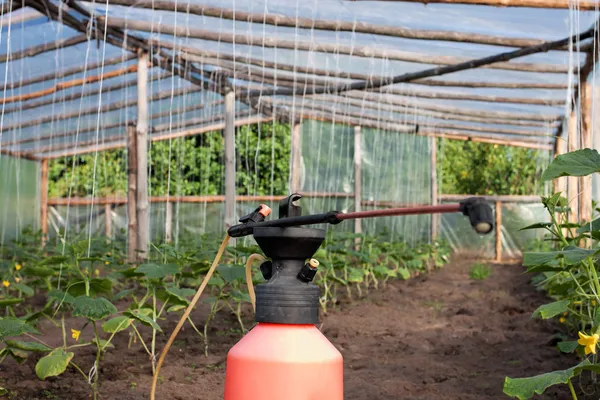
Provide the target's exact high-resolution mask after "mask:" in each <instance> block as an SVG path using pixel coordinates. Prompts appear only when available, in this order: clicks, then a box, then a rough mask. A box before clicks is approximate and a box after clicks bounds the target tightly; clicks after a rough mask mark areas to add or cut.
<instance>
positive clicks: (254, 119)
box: [45, 115, 273, 158]
mask: <svg viewBox="0 0 600 400" xmlns="http://www.w3.org/2000/svg"><path fill="white" fill-rule="evenodd" d="M272 120H273V117H271V116H263V115H258V116H256V115H254V116H251V117H248V118H243V119H238V120H236V121H235V126H242V125H252V124H258V123H263V122H269V121H272ZM223 129H225V123H224V122H218V123H215V124H211V125H207V126H201V127H198V128H192V129H186V130H182V131H175V132H166V133H162V134H154V135H151V136H150V140H151V141H152V142H158V141H162V140H169V139H175V138H180V137H188V136H196V135H200V134H203V133H207V132H213V131H218V130H223ZM124 146H126V142H125V141H121V142H114V143H109V144H106V145H101V146H91V147H85V148H78V149H70V150H65V151H63V152H60V153H54V154H50V153H49V154H46V155H45V157H47V158H60V157H68V156H74V155H79V154H86V153H94V152H97V151H106V150H112V149H118V148H121V147H124Z"/></svg>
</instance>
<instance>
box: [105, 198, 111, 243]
mask: <svg viewBox="0 0 600 400" xmlns="http://www.w3.org/2000/svg"><path fill="white" fill-rule="evenodd" d="M110 206H111V204H110V203H106V204H105V205H104V233H105V234H106V238H107V242H108V239H110V238H112V210H111V207H110Z"/></svg>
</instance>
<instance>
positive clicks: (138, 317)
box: [123, 310, 162, 332]
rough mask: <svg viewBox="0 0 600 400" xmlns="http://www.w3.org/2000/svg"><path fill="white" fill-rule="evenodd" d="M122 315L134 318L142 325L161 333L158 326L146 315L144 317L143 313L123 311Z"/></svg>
mask: <svg viewBox="0 0 600 400" xmlns="http://www.w3.org/2000/svg"><path fill="white" fill-rule="evenodd" d="M123 315H125V316H128V317H131V318H134V319H136V320H138V321H140V322H141V323H142V324H144V325H147V326H149V327H151V328H152V329H154V330H157V331H159V332H162V329H160V326H158V324H157V323H156V322H155V321H154V320H153V319H152V318H150V317H149V316H148V315H145V314H144V313H142V312H140V311H138V310H132V311H125V312H124V313H123Z"/></svg>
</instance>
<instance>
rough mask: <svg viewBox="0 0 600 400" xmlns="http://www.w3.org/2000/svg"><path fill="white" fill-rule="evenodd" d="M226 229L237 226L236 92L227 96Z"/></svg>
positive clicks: (225, 132)
mask: <svg viewBox="0 0 600 400" xmlns="http://www.w3.org/2000/svg"><path fill="white" fill-rule="evenodd" d="M223 134H224V136H225V228H226V229H229V228H230V227H232V226H233V225H235V224H236V219H235V197H236V182H235V170H236V168H235V92H234V91H233V90H231V91H229V92H228V93H226V94H225V129H224V130H223Z"/></svg>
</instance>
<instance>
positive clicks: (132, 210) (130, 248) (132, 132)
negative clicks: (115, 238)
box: [127, 125, 138, 262]
mask: <svg viewBox="0 0 600 400" xmlns="http://www.w3.org/2000/svg"><path fill="white" fill-rule="evenodd" d="M136 142H137V140H136V128H135V126H133V125H128V126H127V182H128V188H127V259H128V261H130V262H134V261H135V260H136V258H137V257H136V249H137V229H138V224H137V212H136V209H137V207H136V202H137V157H136V155H137V145H136Z"/></svg>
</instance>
